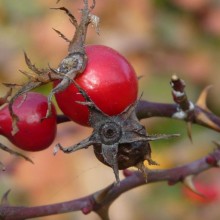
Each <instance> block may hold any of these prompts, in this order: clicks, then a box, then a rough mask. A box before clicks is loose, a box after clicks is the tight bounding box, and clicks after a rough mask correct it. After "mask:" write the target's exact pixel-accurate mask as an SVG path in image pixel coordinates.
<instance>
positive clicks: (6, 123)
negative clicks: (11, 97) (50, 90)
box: [0, 92, 57, 151]
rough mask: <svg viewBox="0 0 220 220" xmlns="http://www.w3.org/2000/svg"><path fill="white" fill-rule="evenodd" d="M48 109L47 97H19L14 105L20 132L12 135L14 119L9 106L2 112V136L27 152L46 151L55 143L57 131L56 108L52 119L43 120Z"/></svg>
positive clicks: (36, 95)
mask: <svg viewBox="0 0 220 220" xmlns="http://www.w3.org/2000/svg"><path fill="white" fill-rule="evenodd" d="M47 107H48V104H47V97H45V96H43V95H42V94H39V93H35V92H29V93H27V95H26V97H24V96H19V97H18V98H17V99H16V100H15V102H14V104H13V110H14V113H15V114H16V115H17V116H18V117H19V121H18V122H17V126H18V129H19V131H18V132H17V133H16V134H15V135H12V133H11V131H12V118H11V116H10V113H9V109H8V104H7V105H5V106H4V107H3V108H2V109H1V110H0V134H1V135H3V136H5V137H7V138H8V139H9V140H10V141H11V142H12V143H13V144H14V145H16V146H17V147H18V148H21V149H23V150H26V151H40V150H44V149H46V148H47V147H49V146H50V145H51V143H52V142H53V140H54V138H55V136H56V131H57V124H56V110H55V108H54V106H53V107H52V115H51V117H49V118H46V119H43V118H44V117H45V115H46V111H47ZM42 119H43V120H42Z"/></svg>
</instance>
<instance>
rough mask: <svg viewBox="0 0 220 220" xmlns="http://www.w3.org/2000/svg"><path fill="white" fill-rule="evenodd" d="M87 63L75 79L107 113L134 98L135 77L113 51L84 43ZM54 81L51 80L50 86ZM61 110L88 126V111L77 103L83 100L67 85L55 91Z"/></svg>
mask: <svg viewBox="0 0 220 220" xmlns="http://www.w3.org/2000/svg"><path fill="white" fill-rule="evenodd" d="M86 54H87V57H88V62H87V66H86V68H85V70H84V72H83V73H81V74H79V75H78V76H77V77H76V79H75V81H76V83H78V84H79V86H80V87H81V88H82V89H84V90H85V91H86V93H87V94H88V95H89V97H90V98H91V99H92V100H93V102H94V103H95V104H96V105H97V106H98V107H99V108H100V109H101V110H102V111H103V112H104V113H106V114H107V115H110V116H113V115H117V114H119V113H121V112H122V111H123V110H124V109H125V108H126V107H128V106H129V105H131V104H132V103H134V102H135V101H136V99H137V93H138V81H137V76H136V73H135V71H134V69H133V68H132V66H131V65H130V64H129V62H128V61H127V60H126V59H125V58H124V57H123V56H122V55H120V54H119V53H118V52H116V51H115V50H113V49H111V48H109V47H106V46H101V45H90V46H86ZM57 84H58V81H56V82H55V83H54V86H56V85H57ZM55 97H56V101H57V103H58V105H59V107H60V109H61V110H62V112H63V113H64V114H65V115H66V116H68V117H69V118H70V119H72V120H73V121H75V122H77V123H79V124H81V125H89V110H88V108H87V107H86V106H84V105H82V104H79V103H77V101H84V98H83V97H82V95H81V94H79V92H78V89H77V88H76V87H75V86H74V84H71V85H70V86H69V87H68V88H67V89H65V90H64V91H62V92H59V93H56V94H55Z"/></svg>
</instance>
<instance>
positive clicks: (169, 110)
mask: <svg viewBox="0 0 220 220" xmlns="http://www.w3.org/2000/svg"><path fill="white" fill-rule="evenodd" d="M177 109H178V105H177V104H168V103H156V102H150V101H145V100H141V101H140V102H139V103H138V105H137V109H136V113H137V116H138V118H139V119H140V120H141V119H144V118H151V117H167V118H173V119H177V118H175V117H173V115H174V114H175V113H176V112H177ZM198 115H203V117H206V119H207V121H208V120H209V123H206V122H205V121H204V120H201V118H200V117H198ZM179 120H184V121H187V122H192V123H194V124H198V125H201V126H204V127H207V128H210V129H213V130H215V131H218V132H219V131H220V117H218V116H217V115H215V114H213V113H212V112H210V111H208V110H205V109H202V108H201V107H199V106H197V105H195V106H194V110H193V111H192V112H191V114H190V117H187V118H184V119H183V118H179ZM68 121H70V119H69V118H68V117H66V116H65V115H58V116H57V123H58V124H61V123H64V122H68ZM213 125H214V126H213Z"/></svg>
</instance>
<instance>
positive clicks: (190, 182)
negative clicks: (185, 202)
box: [183, 175, 204, 197]
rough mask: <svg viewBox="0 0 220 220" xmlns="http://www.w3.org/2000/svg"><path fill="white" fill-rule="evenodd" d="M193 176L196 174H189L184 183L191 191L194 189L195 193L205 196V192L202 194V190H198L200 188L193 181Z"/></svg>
mask: <svg viewBox="0 0 220 220" xmlns="http://www.w3.org/2000/svg"><path fill="white" fill-rule="evenodd" d="M193 178H194V175H189V176H187V177H185V178H184V179H183V183H184V185H185V186H186V187H187V188H189V189H190V190H191V191H193V192H194V193H195V194H197V195H199V196H202V197H204V195H203V194H201V193H200V192H198V190H197V189H196V187H195V185H194V183H193Z"/></svg>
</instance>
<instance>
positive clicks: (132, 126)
mask: <svg viewBox="0 0 220 220" xmlns="http://www.w3.org/2000/svg"><path fill="white" fill-rule="evenodd" d="M75 85H76V87H77V88H78V90H79V91H80V93H81V94H82V95H83V97H84V98H85V100H86V101H85V102H81V104H83V105H87V106H88V108H89V111H90V117H89V122H90V125H91V127H93V133H92V135H91V136H89V137H88V138H86V139H84V140H83V141H81V142H79V143H78V144H75V145H73V146H70V147H68V148H63V147H62V146H61V145H60V144H57V145H56V147H55V149H54V154H56V153H57V152H58V150H62V151H63V152H64V153H71V152H75V151H77V150H80V149H83V148H88V147H89V146H91V145H93V148H94V153H95V155H96V157H97V158H98V160H100V161H101V162H102V163H104V164H106V165H108V166H110V167H112V169H113V171H114V174H115V178H116V182H117V183H118V184H119V182H120V180H119V169H126V168H128V167H131V166H136V167H137V168H138V169H139V170H140V171H141V172H142V173H143V174H144V176H146V169H145V166H144V161H145V160H147V162H148V163H149V165H157V163H156V162H155V161H153V160H152V159H151V148H150V144H149V141H153V140H158V139H164V138H170V137H174V136H178V135H175V134H173V135H165V134H164V135H148V134H147V133H146V130H145V127H144V126H143V125H141V124H140V122H139V121H138V119H137V117H136V113H135V108H136V105H137V102H135V103H134V104H132V105H130V106H129V107H127V109H125V110H124V111H123V112H122V113H120V114H118V115H115V116H108V115H106V114H105V113H103V112H102V111H101V110H100V109H99V108H98V107H97V106H96V105H95V103H94V102H93V101H92V100H91V99H90V98H89V96H88V95H87V94H86V92H85V91H84V90H82V89H81V88H80V87H79V85H77V84H76V83H75Z"/></svg>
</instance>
